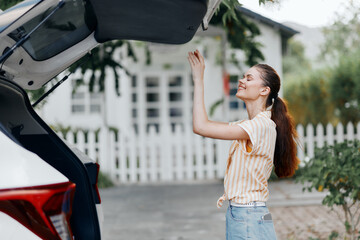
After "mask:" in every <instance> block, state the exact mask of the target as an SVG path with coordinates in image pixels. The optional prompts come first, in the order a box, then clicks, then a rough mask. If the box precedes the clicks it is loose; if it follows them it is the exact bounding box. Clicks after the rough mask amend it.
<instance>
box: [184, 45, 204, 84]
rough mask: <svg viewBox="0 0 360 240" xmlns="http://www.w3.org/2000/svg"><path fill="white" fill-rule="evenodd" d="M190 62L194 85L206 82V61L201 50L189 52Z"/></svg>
mask: <svg viewBox="0 0 360 240" xmlns="http://www.w3.org/2000/svg"><path fill="white" fill-rule="evenodd" d="M188 60H189V63H190V67H191V72H192V77H193V81H194V83H196V82H198V81H203V80H204V70H205V61H204V57H203V56H202V55H201V54H200V52H199V50H196V51H195V52H189V54H188Z"/></svg>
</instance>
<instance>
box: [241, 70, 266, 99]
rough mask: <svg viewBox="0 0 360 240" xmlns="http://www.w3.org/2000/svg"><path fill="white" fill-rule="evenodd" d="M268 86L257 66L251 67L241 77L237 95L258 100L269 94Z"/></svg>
mask: <svg viewBox="0 0 360 240" xmlns="http://www.w3.org/2000/svg"><path fill="white" fill-rule="evenodd" d="M267 88H269V87H266V86H264V81H263V80H262V79H261V75H260V72H259V71H258V70H257V69H256V68H255V67H252V68H250V69H249V70H248V71H247V72H246V73H245V74H244V75H243V77H242V78H241V79H239V85H238V91H237V93H236V97H237V98H240V99H241V100H243V101H245V100H256V99H258V98H259V97H260V96H262V95H267V94H268V93H267V90H266V89H267Z"/></svg>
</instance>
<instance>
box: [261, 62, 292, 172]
mask: <svg viewBox="0 0 360 240" xmlns="http://www.w3.org/2000/svg"><path fill="white" fill-rule="evenodd" d="M254 67H255V68H256V69H257V70H258V71H259V72H260V75H261V78H262V80H263V81H264V85H265V86H268V87H269V88H270V90H271V91H270V94H269V96H268V98H267V100H266V107H269V106H271V105H272V108H271V119H272V120H273V121H274V122H275V124H276V133H277V137H276V144H275V154H274V166H275V173H276V175H277V176H278V177H290V176H292V175H294V173H295V170H296V169H297V168H298V165H299V159H298V158H297V156H296V152H297V144H296V143H297V142H298V134H297V132H296V129H295V123H294V120H293V118H292V116H291V115H290V113H289V112H288V108H287V103H286V102H285V101H284V100H283V99H281V98H280V97H278V92H279V90H280V77H279V75H278V74H277V72H276V71H275V69H273V68H272V67H270V66H269V65H267V64H257V65H255V66H254Z"/></svg>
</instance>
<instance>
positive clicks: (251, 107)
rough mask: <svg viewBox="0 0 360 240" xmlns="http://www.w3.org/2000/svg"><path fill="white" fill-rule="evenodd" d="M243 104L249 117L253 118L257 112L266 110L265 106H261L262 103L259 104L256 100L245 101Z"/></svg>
mask: <svg viewBox="0 0 360 240" xmlns="http://www.w3.org/2000/svg"><path fill="white" fill-rule="evenodd" d="M245 105H246V111H247V113H248V116H249V119H253V118H254V117H255V116H256V115H257V114H258V113H260V112H264V111H265V110H266V108H265V106H263V104H259V103H258V102H245Z"/></svg>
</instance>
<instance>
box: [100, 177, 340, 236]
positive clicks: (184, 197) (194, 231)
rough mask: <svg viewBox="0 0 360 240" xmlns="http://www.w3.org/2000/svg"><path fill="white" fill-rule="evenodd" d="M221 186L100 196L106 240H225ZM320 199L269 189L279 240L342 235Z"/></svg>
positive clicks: (289, 187) (294, 189)
mask: <svg viewBox="0 0 360 240" xmlns="http://www.w3.org/2000/svg"><path fill="white" fill-rule="evenodd" d="M222 191H223V186H222V182H220V181H208V182H202V183H199V182H196V183H182V184H179V183H177V184H173V183H171V184H156V185H150V184H149V185H142V184H141V185H140V184H136V185H124V186H118V187H114V188H109V189H103V190H101V197H102V205H103V210H104V216H105V222H104V227H103V239H105V240H118V239H125V240H140V239H141V240H143V239H147V240H202V239H206V240H220V239H225V212H226V207H227V206H226V205H225V204H224V206H223V207H222V208H221V209H218V208H216V201H217V199H218V197H219V196H220V195H221V194H222ZM323 196H324V193H317V192H315V193H303V192H302V186H301V185H299V184H294V183H292V182H290V181H281V182H275V183H271V184H270V200H269V202H268V206H269V208H270V211H271V212H272V215H273V219H274V222H275V229H276V231H277V235H278V239H280V240H282V239H284V240H285V239H293V240H294V239H309V237H313V238H327V236H328V235H329V234H330V232H331V230H338V231H342V228H343V225H342V223H341V222H340V221H338V220H337V217H336V215H335V214H334V213H329V212H328V209H327V208H325V207H323V206H321V204H320V203H321V200H322V198H323Z"/></svg>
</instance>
